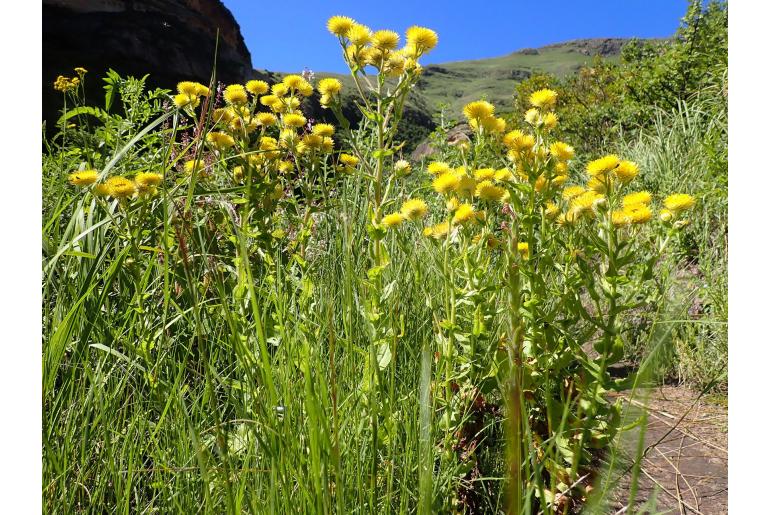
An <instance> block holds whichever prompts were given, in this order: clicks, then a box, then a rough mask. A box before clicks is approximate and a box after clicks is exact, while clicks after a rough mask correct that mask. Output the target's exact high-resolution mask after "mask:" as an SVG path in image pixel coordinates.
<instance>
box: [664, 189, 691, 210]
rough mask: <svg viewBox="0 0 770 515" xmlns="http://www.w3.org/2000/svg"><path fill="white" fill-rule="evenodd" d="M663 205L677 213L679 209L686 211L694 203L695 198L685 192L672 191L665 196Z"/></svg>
mask: <svg viewBox="0 0 770 515" xmlns="http://www.w3.org/2000/svg"><path fill="white" fill-rule="evenodd" d="M663 205H664V206H666V209H668V210H670V211H671V212H673V213H674V214H677V213H679V212H680V211H687V210H688V209H690V208H692V207H693V206H694V205H695V199H694V198H693V197H692V196H690V195H688V194H687V193H674V194H673V195H669V196H668V197H666V200H664V201H663Z"/></svg>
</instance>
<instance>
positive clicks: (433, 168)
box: [428, 161, 450, 175]
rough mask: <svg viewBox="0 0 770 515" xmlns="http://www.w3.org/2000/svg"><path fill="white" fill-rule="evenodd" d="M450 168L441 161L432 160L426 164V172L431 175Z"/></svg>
mask: <svg viewBox="0 0 770 515" xmlns="http://www.w3.org/2000/svg"><path fill="white" fill-rule="evenodd" d="M449 170H450V168H449V165H448V164H446V163H445V162H443V161H434V162H432V163H430V164H429V165H428V172H430V173H432V174H433V175H441V174H442V173H446V172H448V171H449Z"/></svg>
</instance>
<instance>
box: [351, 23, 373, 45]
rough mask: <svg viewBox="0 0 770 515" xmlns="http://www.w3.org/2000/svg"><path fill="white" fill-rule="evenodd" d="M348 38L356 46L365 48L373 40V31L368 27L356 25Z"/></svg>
mask: <svg viewBox="0 0 770 515" xmlns="http://www.w3.org/2000/svg"><path fill="white" fill-rule="evenodd" d="M346 36H347V38H348V39H349V40H350V42H351V43H353V44H354V45H356V46H364V45H366V44H367V43H369V41H371V40H372V31H371V29H369V27H367V26H366V25H362V24H360V23H354V24H353V26H352V27H350V28H349V29H348V32H347V34H346Z"/></svg>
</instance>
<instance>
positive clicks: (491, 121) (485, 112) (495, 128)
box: [463, 100, 506, 135]
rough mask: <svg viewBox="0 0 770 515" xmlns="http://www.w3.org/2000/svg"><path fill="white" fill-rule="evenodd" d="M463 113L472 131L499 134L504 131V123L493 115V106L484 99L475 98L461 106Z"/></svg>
mask: <svg viewBox="0 0 770 515" xmlns="http://www.w3.org/2000/svg"><path fill="white" fill-rule="evenodd" d="M463 115H464V116H465V118H466V119H467V120H468V124H469V125H470V126H471V128H472V129H473V130H474V131H482V130H483V131H484V132H486V133H492V134H498V135H501V134H503V133H505V128H506V123H505V120H503V119H502V118H497V117H495V106H493V105H492V104H490V103H489V102H487V101H486V100H476V101H474V102H470V103H468V104H466V105H465V107H463Z"/></svg>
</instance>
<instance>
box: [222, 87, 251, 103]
mask: <svg viewBox="0 0 770 515" xmlns="http://www.w3.org/2000/svg"><path fill="white" fill-rule="evenodd" d="M224 97H225V102H227V103H228V104H245V103H246V102H248V101H249V96H248V95H247V94H246V88H244V87H243V86H241V85H240V84H230V85H229V86H227V87H226V88H225V93H224Z"/></svg>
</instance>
